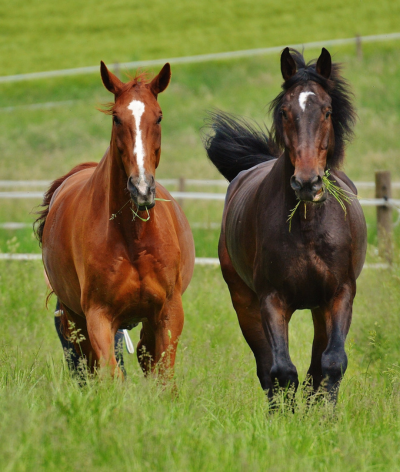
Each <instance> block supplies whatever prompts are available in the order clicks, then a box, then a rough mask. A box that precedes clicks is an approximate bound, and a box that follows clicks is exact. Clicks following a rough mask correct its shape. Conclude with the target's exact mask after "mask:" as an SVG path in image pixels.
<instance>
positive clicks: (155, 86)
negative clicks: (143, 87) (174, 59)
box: [150, 62, 171, 97]
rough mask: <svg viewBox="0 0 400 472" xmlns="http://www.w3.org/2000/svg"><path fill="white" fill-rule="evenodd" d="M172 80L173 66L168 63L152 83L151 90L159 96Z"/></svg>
mask: <svg viewBox="0 0 400 472" xmlns="http://www.w3.org/2000/svg"><path fill="white" fill-rule="evenodd" d="M170 80H171V66H170V65H169V62H167V63H166V64H165V65H164V67H163V68H162V69H161V70H160V72H159V73H158V75H156V76H155V77H154V79H153V80H152V81H151V82H150V90H151V91H152V92H153V93H154V95H155V96H156V97H157V95H158V94H159V93H161V92H164V90H165V89H166V88H167V87H168V84H169V81H170Z"/></svg>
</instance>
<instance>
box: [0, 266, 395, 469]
mask: <svg viewBox="0 0 400 472" xmlns="http://www.w3.org/2000/svg"><path fill="white" fill-rule="evenodd" d="M399 275H400V273H399V271H398V270H396V271H393V272H389V271H379V272H373V271H371V270H365V271H364V273H363V275H362V276H361V279H360V282H359V290H358V296H357V298H356V303H355V308H354V319H353V325H352V328H351V331H350V334H349V340H348V343H347V351H348V354H349V368H348V371H347V373H346V376H345V380H344V382H343V384H342V388H341V395H340V399H339V403H338V406H337V409H336V412H335V413H334V414H333V413H332V411H331V410H330V408H329V406H327V405H324V404H322V405H320V406H315V407H313V408H311V409H309V410H307V409H306V407H305V404H304V401H303V400H302V397H301V396H300V395H299V397H298V404H297V409H296V412H295V413H294V414H293V413H291V412H288V411H286V410H285V409H282V410H281V411H280V412H279V413H276V414H273V415H272V414H270V413H268V405H267V402H266V400H265V398H264V396H263V394H262V392H261V389H260V387H259V385H258V381H257V378H256V372H255V363H254V359H253V357H252V355H251V354H250V352H249V349H248V347H247V345H246V344H245V342H244V339H243V337H242V335H241V333H240V330H239V327H238V325H237V321H236V317H235V314H234V312H233V310H232V308H231V306H230V301H229V296H228V293H227V290H226V288H225V287H224V283H223V281H222V279H221V276H220V272H219V269H218V268H215V269H213V268H196V271H195V275H194V279H193V282H192V284H191V286H190V288H189V290H188V292H187V293H186V295H185V297H184V307H185V312H186V323H185V329H184V334H183V336H182V339H181V343H180V346H179V355H178V359H177V369H176V382H177V386H178V390H179V396H178V397H177V398H174V397H171V395H170V393H169V392H168V390H167V391H163V390H162V389H161V388H160V387H159V386H158V385H157V384H156V383H155V382H154V381H153V380H151V379H149V380H146V381H145V380H144V379H143V378H142V374H141V372H140V371H139V367H138V365H137V362H136V357H135V356H130V357H128V356H127V355H126V354H125V359H126V362H127V371H128V376H129V377H128V380H127V381H126V382H125V383H124V384H123V385H121V384H119V383H118V382H116V383H111V382H106V381H103V382H98V381H96V380H94V381H92V382H89V384H88V385H87V386H86V387H84V388H79V387H78V386H77V384H76V383H75V382H74V381H73V380H72V379H71V378H70V377H69V375H68V372H66V370H65V365H64V364H63V361H62V354H61V350H60V349H59V345H58V339H56V335H55V332H54V330H53V326H52V315H51V312H46V311H45V309H44V295H45V286H44V283H43V280H42V269H41V268H40V263H38V262H32V263H29V262H27V263H16V262H10V263H4V262H3V263H2V276H1V279H0V302H1V314H0V320H1V326H2V340H1V343H0V388H1V392H2V394H1V396H0V411H1V424H2V428H1V429H0V457H1V459H0V462H1V464H2V470H7V471H11V470H12V471H30V470H60V471H64V470H65V471H71V470H74V471H75V470H76V471H87V470H96V471H97V470H99V471H108V470H110V469H113V470H126V471H128V470H129V471H141V470H143V469H147V470H162V471H171V470H174V471H221V470H224V471H225V470H226V471H247V470H254V471H264V470H272V471H281V470H285V471H298V470H302V471H326V470H332V471H333V470H345V471H360V470H363V471H364V470H366V471H367V470H368V471H369V470H380V471H389V470H391V471H395V470H398V468H399V467H400V454H399V447H398V442H399V431H400V429H399V428H400V417H399V412H400V396H399V387H400V383H399V382H400V366H399V364H398V358H399V354H400V352H399V350H400V347H399V346H400V345H399V342H398V331H397V329H396V328H397V326H398V313H399V309H400V290H399V288H400V282H399V281H400V277H399ZM377 277H379V287H380V290H377V286H376V281H377ZM290 328H291V330H290V339H291V354H292V358H293V361H294V363H295V364H296V366H297V368H298V371H299V375H300V377H301V379H303V378H304V375H305V372H306V369H307V367H308V365H307V363H308V362H309V358H310V350H311V339H312V322H311V317H310V315H309V313H308V312H298V313H297V314H296V315H295V317H294V319H293V321H292V323H291V326H290ZM131 336H132V339H133V340H134V342H135V341H137V340H138V328H137V329H136V330H133V331H132V332H131Z"/></svg>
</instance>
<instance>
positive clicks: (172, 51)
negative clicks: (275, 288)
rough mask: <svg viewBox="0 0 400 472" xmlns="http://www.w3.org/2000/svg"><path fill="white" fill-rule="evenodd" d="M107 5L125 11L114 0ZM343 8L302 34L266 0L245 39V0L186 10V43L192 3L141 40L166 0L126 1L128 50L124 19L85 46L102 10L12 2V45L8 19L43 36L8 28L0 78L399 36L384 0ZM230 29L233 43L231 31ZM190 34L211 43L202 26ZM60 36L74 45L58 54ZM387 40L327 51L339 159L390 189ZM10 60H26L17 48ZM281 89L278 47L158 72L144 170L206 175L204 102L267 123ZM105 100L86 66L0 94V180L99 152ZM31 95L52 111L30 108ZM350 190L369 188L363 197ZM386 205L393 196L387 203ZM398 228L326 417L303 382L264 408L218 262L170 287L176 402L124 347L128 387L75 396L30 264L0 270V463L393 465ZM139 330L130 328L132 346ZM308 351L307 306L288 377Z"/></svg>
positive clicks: (13, 237) (370, 215)
mask: <svg viewBox="0 0 400 472" xmlns="http://www.w3.org/2000/svg"><path fill="white" fill-rule="evenodd" d="M120 3H121V6H123V4H124V2H120ZM214 3H215V2H214ZM214 3H213V5H214ZM264 3H265V2H264ZM342 3H343V4H342V5H341V10H340V11H341V15H342V18H347V19H349V18H350V19H349V20H348V21H347V22H345V21H339V20H340V18H338V21H337V22H329V23H327V22H326V20H327V19H328V18H329V17H330V15H332V14H333V11H334V10H332V8H333V6H332V5H333V4H332V5H326V7H324V9H321V10H319V11H318V15H315V17H314V19H313V24H312V27H311V28H307V27H306V22H305V21H301V20H304V19H305V18H306V17H307V11H306V9H304V11H300V12H298V14H297V15H294V14H289V13H287V12H285V11H281V10H280V9H279V8H278V7H275V8H276V11H274V15H272V17H273V19H272V20H271V22H270V28H269V29H268V30H266V31H264V30H263V33H262V34H261V33H258V36H257V35H253V34H247V35H246V34H242V35H241V34H240V31H242V32H243V31H245V30H248V31H249V32H253V31H261V30H262V28H261V27H260V23H259V22H260V21H261V20H259V19H258V18H261V15H262V13H263V12H264V10H263V7H262V5H261V2H255V5H256V6H255V8H254V11H253V12H252V14H251V15H250V14H246V15H244V7H245V5H244V3H243V2H239V1H235V2H231V6H232V8H231V13H230V15H231V16H230V19H229V21H227V22H225V23H223V21H222V23H221V21H217V20H216V17H217V15H215V18H214V17H211V19H210V15H207V16H206V15H205V14H202V15H199V16H198V18H197V22H195V23H194V24H193V25H192V26H191V29H190V28H189V29H188V30H187V31H186V32H185V33H182V25H183V24H184V23H185V22H186V21H187V20H188V18H192V15H195V14H196V11H195V10H194V6H193V7H192V6H191V7H190V8H189V7H188V8H187V9H186V7H185V8H184V7H183V4H182V5H181V8H184V9H185V12H183V11H180V14H179V15H177V17H176V19H175V20H174V21H176V25H175V27H174V24H172V25H171V24H169V29H172V30H174V31H173V34H171V33H170V31H169V29H167V28H166V27H165V28H161V29H160V31H158V32H157V35H156V36H155V37H153V38H152V39H151V40H149V41H145V40H144V38H146V39H147V35H149V36H151V21H152V18H154V21H156V18H157V17H158V15H160V11H161V10H160V8H166V4H165V5H164V6H163V5H161V3H160V2H156V4H154V8H152V9H151V10H145V9H144V7H141V8H140V9H139V10H138V11H137V12H136V13H137V15H138V19H137V20H136V21H137V24H138V25H140V27H141V28H142V29H141V30H140V34H141V36H140V37H141V42H140V44H139V46H137V47H135V46H134V45H132V41H130V43H126V42H124V41H123V38H127V37H129V35H130V34H131V30H130V29H129V28H128V26H129V22H128V19H129V15H127V18H126V19H125V20H124V22H123V24H121V28H122V29H121V30H120V31H121V37H120V38H115V37H114V38H113V39H112V40H111V39H110V37H108V39H107V41H104V43H101V44H100V37H101V38H102V37H103V36H99V35H100V32H101V35H104V34H105V33H106V32H108V34H109V35H111V34H112V33H113V30H112V28H111V26H112V25H115V22H116V18H117V17H116V16H112V15H111V16H110V14H111V12H109V11H108V10H106V9H104V8H102V9H100V10H99V11H97V12H96V15H94V17H96V18H98V19H100V20H101V21H100V25H101V26H100V27H99V28H98V29H97V30H96V28H94V25H93V24H91V22H90V21H89V19H88V18H89V16H90V14H91V13H90V9H89V7H90V4H87V5H86V6H85V8H84V11H83V13H82V15H81V16H80V17H79V18H75V17H73V16H72V13H71V12H72V11H73V8H72V7H71V5H70V6H69V7H68V8H66V9H65V10H63V9H62V7H61V5H59V6H57V7H50V4H49V3H48V2H41V3H40V5H39V4H38V3H37V2H33V3H32V5H31V6H26V5H25V6H24V7H23V8H22V7H21V17H20V18H19V19H18V18H16V17H15V16H13V15H14V14H13V13H12V12H8V13H7V15H8V18H12V19H13V21H9V22H8V23H7V25H4V28H3V31H4V32H5V35H14V34H16V31H18V30H19V25H20V24H22V23H19V22H26V21H27V19H28V18H29V19H33V20H34V19H35V15H36V17H37V19H38V24H39V25H41V26H42V27H43V28H47V29H46V31H47V32H48V33H49V34H48V35H47V37H46V41H44V36H46V35H42V34H40V31H39V30H40V28H39V27H38V24H37V25H36V26H35V25H34V21H32V22H31V23H30V24H31V27H30V28H28V29H26V30H23V31H21V32H19V33H18V34H16V36H15V38H16V39H15V42H14V43H13V47H12V48H9V49H7V51H6V54H5V55H4V58H3V59H4V60H3V64H2V65H1V69H0V70H1V74H2V75H5V74H11V73H22V72H31V71H34V70H49V69H58V68H63V67H77V66H85V65H92V64H95V63H96V62H99V60H100V59H104V60H105V61H106V62H107V61H108V62H107V63H108V65H110V66H112V62H113V61H116V60H118V61H121V62H122V61H125V60H135V59H147V58H149V57H150V56H151V57H164V56H165V57H167V56H179V55H184V54H199V53H205V52H214V51H223V50H233V49H244V48H248V47H259V46H260V42H262V45H278V44H284V43H285V42H286V41H290V42H294V41H298V38H299V37H301V40H304V41H311V40H317V39H318V40H320V39H324V38H325V39H331V38H333V37H348V36H352V35H353V34H354V33H355V32H360V33H361V34H368V33H369V32H370V31H373V32H374V33H384V32H392V31H395V30H396V28H397V24H396V8H397V6H396V4H395V3H393V2H391V3H390V2H384V3H383V4H380V5H379V7H378V5H377V4H375V3H373V2H368V3H366V4H365V8H364V9H357V14H354V15H352V13H353V12H354V11H355V8H356V3H355V2H342ZM110 5H111V4H110ZM113 5H115V3H114V4H113ZM207 5H208V4H207ZM210 5H211V2H210ZM296 5H297V4H296ZM357 5H358V3H357ZM178 6H179V5H178ZM8 8H11V6H9V7H8ZM51 8H56V10H55V11H56V12H57V14H58V15H66V20H65V21H64V22H63V21H61V19H60V18H59V19H58V20H57V21H56V22H55V26H54V24H53V25H50V24H49V23H48V22H46V21H47V20H46V18H47V17H48V12H49V9H51ZM191 8H193V10H192V9H191ZM219 8H223V4H221V6H220V7H219ZM287 8H288V9H289V10H290V6H289V7H287ZM293 8H294V7H293ZM336 8H339V6H338V5H337V4H336V5H335V9H336ZM149 12H150V13H149ZM161 13H162V11H161ZM119 15H121V13H119ZM130 15H132V14H130ZM166 15H167V12H164V13H163V14H161V16H166ZM41 18H43V21H42V20H41ZM141 18H142V19H146V20H147V22H144V21H142V22H140V21H139V20H140V19H141ZM279 18H283V19H284V24H285V28H286V29H287V30H288V31H289V30H290V31H295V30H293V28H294V27H295V26H297V24H298V21H299V24H300V27H301V29H300V30H296V33H291V34H292V36H285V35H284V34H283V33H282V32H281V31H280V21H278V19H279ZM240 19H243V21H244V24H243V25H242V24H240V23H239V20H240ZM14 20H15V21H14ZM68 22H70V23H71V24H73V25H74V28H75V31H76V32H78V33H77V34H76V35H70V36H69V35H68V34H67V31H64V32H61V33H60V31H57V28H61V27H65V25H67V24H69V23H68ZM221 24H222V29H221ZM57 25H58V26H57ZM63 25H64V26H63ZM90 25H91V26H90ZM239 25H240V28H239ZM326 25H328V26H326ZM89 26H90V27H89ZM231 26H235V27H236V29H235V31H238V33H235V34H232V35H231V34H228V32H229V31H230V27H231ZM356 26H357V28H358V30H357V31H355V28H356ZM205 27H207V32H208V34H209V36H205V35H204V32H202V31H203V30H202V28H205ZM79 32H80V33H79ZM182 34H184V40H182ZM117 36H118V35H117ZM61 37H63V38H64V40H65V41H64V42H62V41H60V38H61ZM68 38H69V39H70V40H71V41H72V43H70V44H69V45H67V44H66V43H67V40H68ZM88 38H89V39H88ZM226 38H228V39H226ZM86 40H88V42H87V47H85V46H84V45H85V41H86ZM156 40H157V41H158V42H157V41H156ZM30 41H31V42H32V43H30ZM77 41H79V42H80V43H82V44H83V45H82V46H81V48H82V54H81V55H76V54H75V55H74V54H73V52H72V51H74V50H75V48H77V47H78V46H77V44H76V42H77ZM120 43H122V44H123V45H121V44H120ZM33 45H36V49H34V48H33ZM119 46H121V49H120V51H119V53H118V54H116V52H115V51H116V50H117V49H118V47H119ZM398 46H399V42H395V41H393V42H387V43H382V44H368V45H364V47H363V59H362V61H360V60H358V59H357V58H356V56H355V51H354V47H350V46H346V47H340V48H339V47H337V48H333V49H332V48H329V49H330V51H331V52H332V53H334V55H335V56H334V57H335V60H338V61H341V62H343V63H344V64H345V72H344V76H345V77H346V78H347V79H348V80H349V82H350V83H351V85H352V87H353V90H354V92H355V101H356V107H357V111H358V115H359V122H358V124H357V125H356V137H355V140H354V142H353V143H352V144H351V145H350V146H349V148H348V151H347V158H346V161H345V170H346V172H347V173H348V175H349V176H350V177H351V178H352V179H353V180H356V181H361V180H363V181H371V180H373V177H374V171H375V170H382V169H388V170H390V171H391V172H392V179H393V181H400V135H399V133H398V129H399V125H400V89H399V87H398V81H399V77H400V52H399V49H398ZM4 50H5V48H4ZM139 50H140V51H139ZM15 51H24V52H23V53H22V54H20V55H16V54H15ZM318 53H319V51H316V50H315V51H313V50H306V53H305V55H306V58H307V59H311V58H313V57H315V56H317V54H318ZM153 72H156V69H154V71H153ZM122 78H123V76H122ZM280 83H281V77H280V71H279V56H278V55H271V56H265V57H264V56H261V57H256V58H248V59H241V60H231V61H221V62H213V63H205V64H192V65H185V66H184V65H180V66H175V67H174V66H173V67H172V82H171V85H170V87H169V89H168V90H167V91H166V92H165V93H164V94H162V95H161V96H160V103H161V106H162V108H163V113H164V121H163V125H162V126H163V141H162V142H163V146H162V148H163V151H162V157H161V164H160V167H159V169H158V171H157V177H158V178H177V177H179V176H184V177H186V178H202V179H205V178H219V176H218V174H217V171H216V170H215V169H214V168H213V167H212V166H211V164H210V163H209V162H208V161H207V159H206V157H205V152H204V150H203V147H202V144H201V139H200V133H199V130H200V128H201V127H202V126H203V123H204V121H203V120H204V116H205V110H207V109H210V108H212V107H219V108H222V109H224V110H226V111H230V112H235V113H238V114H243V115H245V116H248V117H252V118H254V119H255V120H257V121H259V122H265V123H266V124H267V125H268V124H269V123H270V120H269V117H268V114H267V111H268V107H267V104H268V102H269V101H270V100H271V99H273V98H274V97H275V96H276V95H277V93H278V92H279V87H280ZM110 97H111V96H110V95H109V94H108V93H107V91H106V90H105V89H104V87H103V85H102V84H101V79H100V75H99V74H97V75H96V74H93V75H88V76H76V77H64V78H58V79H47V80H40V81H32V82H22V83H10V84H1V85H0V108H1V110H2V113H1V114H0V129H1V133H0V149H1V174H0V178H1V179H14V180H19V179H24V180H30V179H46V180H50V179H53V178H55V177H57V176H59V175H61V174H63V173H65V172H67V171H68V170H69V169H70V168H71V167H72V166H73V165H75V164H77V163H79V162H82V161H90V160H99V159H100V158H101V156H102V155H103V153H104V151H105V150H106V148H107V146H108V142H109V137H110V129H111V118H110V117H107V116H104V115H103V114H101V113H99V112H98V111H97V110H96V107H99V106H101V104H102V103H105V102H107V101H109V100H110ZM41 103H51V104H52V105H51V106H48V107H44V108H43V107H36V106H34V107H32V106H31V107H30V105H35V104H41ZM171 188H173V187H171ZM189 190H198V188H197V189H189ZM207 191H221V189H218V188H215V189H213V188H211V189H207ZM397 192H398V191H397ZM361 195H362V196H373V195H372V194H371V192H369V191H365V190H364V191H363V192H362V193H361ZM394 197H395V198H399V194H398V193H397V194H396V193H395V194H394ZM37 203H39V202H35V201H33V200H1V206H0V222H6V221H21V222H31V221H32V220H33V215H32V213H31V211H32V207H33V206H34V205H36V204H37ZM184 210H185V212H186V214H187V216H188V219H189V221H190V223H191V224H194V223H200V224H203V225H204V226H207V225H209V224H210V223H218V222H220V219H221V212H222V203H221V202H199V201H188V200H187V201H185V202H184ZM375 211H376V210H375V208H366V209H365V214H366V218H367V223H368V242H369V248H368V254H367V262H369V263H373V262H380V260H379V258H378V256H377V249H376V244H377V241H376V217H375ZM395 216H396V217H397V213H396V215H395ZM399 227H400V226H397V227H396V228H395V248H396V256H395V263H394V266H393V268H391V269H390V270H372V269H365V270H364V272H363V273H362V275H361V277H360V279H359V282H358V293H357V296H356V299H355V306H354V312H353V323H352V327H351V329H350V333H349V336H348V340H347V353H348V358H349V367H348V370H347V372H346V375H345V378H344V381H343V383H342V386H341V391H340V396H339V401H338V405H337V408H336V410H335V411H332V408H331V406H330V405H329V404H327V403H326V402H325V401H324V400H322V402H321V403H320V404H318V405H314V406H313V407H312V408H307V407H306V403H305V401H304V398H303V393H304V392H303V391H302V390H301V389H300V391H299V392H298V394H297V406H296V410H295V412H294V413H292V412H291V411H289V410H288V409H287V408H286V407H285V405H283V404H282V405H281V408H280V409H279V411H278V412H276V413H274V414H271V413H270V412H269V411H268V404H267V402H266V399H265V396H264V394H263V392H262V391H261V389H260V387H259V383H258V379H257V377H256V369H255V362H254V359H253V356H252V354H251V352H250V350H249V348H248V346H247V344H246V343H245V341H244V339H243V336H242V334H241V332H240V329H239V326H238V323H237V319H236V315H235V313H234V310H233V308H232V306H231V302H230V297H229V294H228V290H227V288H226V285H225V283H224V281H223V280H222V277H221V273H220V269H219V267H196V269H195V273H194V277H193V280H192V283H191V285H190V286H189V289H188V291H187V292H186V294H185V295H184V309H185V327H184V331H183V335H182V338H181V341H180V344H179V348H178V356H177V362H176V376H175V378H176V384H177V388H178V392H179V395H178V396H175V395H173V394H172V393H171V391H170V390H169V389H168V388H167V389H163V388H161V386H160V385H159V384H158V383H157V381H155V380H154V379H144V378H143V375H142V373H141V371H140V369H139V366H138V364H137V360H136V355H135V356H128V354H127V353H126V351H125V353H124V357H125V362H126V368H127V372H128V378H127V380H126V382H124V383H120V382H118V381H115V382H112V381H105V380H103V381H101V382H100V381H99V380H98V379H89V381H88V382H87V385H85V386H84V387H79V386H78V384H77V383H76V381H75V380H74V379H73V378H71V376H70V374H69V372H68V370H67V368H66V365H65V362H64V360H63V356H62V352H61V349H60V345H59V341H58V339H57V336H56V333H55V330H54V327H53V316H52V311H53V308H54V302H55V300H54V298H53V299H52V300H51V301H50V304H49V310H46V308H45V296H46V287H45V284H44V280H43V269H42V265H41V263H40V262H39V261H34V262H13V261H0V322H1V325H0V326H1V328H2V329H1V332H2V336H1V340H0V389H1V396H0V411H1V413H0V418H1V428H0V466H1V469H2V470H5V471H18V472H19V471H31V470H46V471H47V470H59V471H63V470H65V471H70V470H77V471H80V470H82V471H88V470H96V471H109V470H110V469H111V468H112V469H113V470H115V469H119V470H127V471H128V470H129V471H136V470H137V471H139V470H144V469H147V470H162V471H164V470H165V471H171V470H174V471H191V470H193V471H222V470H224V471H225V470H226V471H243V470H246V471H247V470H252V471H253V470H254V471H258V470H259V471H263V470H271V471H280V470H287V471H292V470H293V471H294V470H296V471H298V470H301V471H326V470H346V471H360V470H365V471H367V470H382V471H383V470H384V471H387V470H398V469H399V468H400V452H399V446H398V444H399V440H400V437H399V431H400V395H399V392H400V391H399V388H400V365H399V361H398V359H399V355H400V342H399V331H398V326H399V323H398V316H399V315H398V314H399V312H400V269H399V255H398V254H399V249H400V244H399V240H400V239H399V237H400V230H399ZM193 233H194V237H195V244H196V255H197V256H198V257H216V255H217V243H218V236H219V231H218V229H213V227H210V228H208V229H207V228H198V227H195V226H194V229H193ZM0 251H1V252H23V253H25V252H30V253H37V252H39V248H38V244H37V241H36V240H35V239H34V238H33V235H32V232H31V231H30V230H29V229H22V230H16V231H10V230H4V229H0ZM139 329H140V328H139V327H138V328H135V329H134V330H132V331H131V333H130V334H131V337H132V340H133V342H134V344H136V343H137V341H138V339H139V333H138V330H139ZM311 342H312V321H311V316H310V313H309V312H308V311H299V312H297V313H296V314H295V315H294V317H293V320H292V322H291V323H290V351H291V356H292V360H293V362H294V364H295V365H296V366H297V368H298V372H299V376H300V380H303V379H304V376H305V373H306V370H307V368H308V363H309V360H310V353H311Z"/></svg>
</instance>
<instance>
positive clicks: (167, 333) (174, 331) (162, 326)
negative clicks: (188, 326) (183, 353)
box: [154, 292, 184, 378]
mask: <svg viewBox="0 0 400 472" xmlns="http://www.w3.org/2000/svg"><path fill="white" fill-rule="evenodd" d="M183 322H184V314H183V307H182V298H181V294H180V292H178V294H177V295H174V296H173V297H172V298H171V299H170V300H168V301H166V302H165V304H164V307H163V309H162V311H161V316H160V319H159V320H158V321H157V322H156V327H155V330H154V331H155V341H156V344H155V358H154V362H155V364H156V365H157V368H158V371H159V374H160V375H162V376H163V377H165V378H170V377H173V374H174V365H175V358H176V351H177V348H178V341H179V336H180V335H181V333H182V329H183Z"/></svg>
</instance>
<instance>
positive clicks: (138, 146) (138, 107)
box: [128, 100, 147, 193]
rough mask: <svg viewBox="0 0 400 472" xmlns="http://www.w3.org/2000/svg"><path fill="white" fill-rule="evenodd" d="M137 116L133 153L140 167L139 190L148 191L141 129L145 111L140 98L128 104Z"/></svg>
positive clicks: (134, 115)
mask: <svg viewBox="0 0 400 472" xmlns="http://www.w3.org/2000/svg"><path fill="white" fill-rule="evenodd" d="M128 109H129V110H131V111H132V115H133V117H134V118H135V128H136V139H135V146H134V148H133V154H136V162H137V165H138V167H139V185H138V188H139V192H141V193H146V187H147V185H146V182H145V180H144V147H143V140H142V132H141V130H140V120H141V118H142V115H143V113H144V103H143V102H140V101H139V100H132V101H131V103H130V104H129V106H128Z"/></svg>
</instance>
